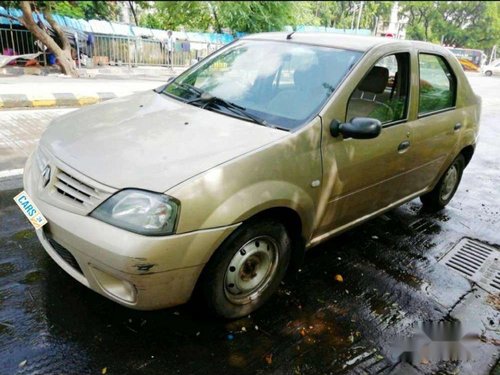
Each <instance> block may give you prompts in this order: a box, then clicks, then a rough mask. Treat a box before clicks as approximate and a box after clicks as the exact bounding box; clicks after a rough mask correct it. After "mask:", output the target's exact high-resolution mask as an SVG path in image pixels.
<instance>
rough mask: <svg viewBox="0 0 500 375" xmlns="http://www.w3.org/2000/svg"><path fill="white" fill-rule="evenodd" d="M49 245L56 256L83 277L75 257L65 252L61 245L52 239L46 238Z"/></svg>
mask: <svg viewBox="0 0 500 375" xmlns="http://www.w3.org/2000/svg"><path fill="white" fill-rule="evenodd" d="M47 239H48V241H49V243H50V245H51V246H52V248H53V249H54V250H55V251H56V253H57V254H59V256H60V257H61V258H62V259H63V260H64V261H65V262H66V263H67V264H69V265H70V266H71V267H73V268H74V269H75V270H77V271H78V272H80V273H81V274H82V275H83V272H82V269H81V268H80V265H79V264H78V262H77V261H76V259H75V257H74V256H73V254H71V253H70V252H69V251H68V250H66V249H65V248H64V247H63V246H62V245H61V244H59V243H58V242H56V241H55V240H54V239H53V238H50V237H47Z"/></svg>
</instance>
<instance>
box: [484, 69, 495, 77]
mask: <svg viewBox="0 0 500 375" xmlns="http://www.w3.org/2000/svg"><path fill="white" fill-rule="evenodd" d="M484 74H485V75H487V76H488V77H490V76H491V75H492V74H493V72H492V71H491V70H487V71H486V72H484Z"/></svg>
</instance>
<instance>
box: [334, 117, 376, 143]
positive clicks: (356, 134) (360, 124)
mask: <svg viewBox="0 0 500 375" xmlns="http://www.w3.org/2000/svg"><path fill="white" fill-rule="evenodd" d="M381 131H382V123H381V122H380V121H379V120H377V119H375V118H369V117H355V118H353V119H352V120H351V121H350V122H344V123H340V122H338V121H337V120H333V121H332V123H331V124H330V134H331V135H332V136H333V137H338V136H339V135H340V134H342V136H343V137H344V138H355V139H370V138H376V137H378V135H379V134H380V132H381Z"/></svg>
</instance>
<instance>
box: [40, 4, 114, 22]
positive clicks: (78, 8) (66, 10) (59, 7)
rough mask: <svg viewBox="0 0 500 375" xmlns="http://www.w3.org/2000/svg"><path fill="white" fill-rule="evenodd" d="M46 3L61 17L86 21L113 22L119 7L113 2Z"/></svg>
mask: <svg viewBox="0 0 500 375" xmlns="http://www.w3.org/2000/svg"><path fill="white" fill-rule="evenodd" d="M40 2H41V1H39V3H40ZM45 3H51V8H52V9H53V12H54V13H57V14H60V15H61V16H68V17H73V18H83V19H85V20H91V19H97V20H113V19H115V18H116V15H117V12H118V7H117V5H116V4H115V2H113V1H45Z"/></svg>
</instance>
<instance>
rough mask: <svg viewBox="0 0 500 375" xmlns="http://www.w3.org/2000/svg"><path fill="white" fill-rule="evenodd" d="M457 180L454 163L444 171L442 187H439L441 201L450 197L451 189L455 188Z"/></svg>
mask: <svg viewBox="0 0 500 375" xmlns="http://www.w3.org/2000/svg"><path fill="white" fill-rule="evenodd" d="M457 181H458V170H457V167H456V166H455V165H452V166H451V167H450V169H448V171H447V172H446V175H445V176H444V179H443V187H442V189H441V199H442V200H443V201H445V200H447V199H448V198H450V196H451V194H452V193H453V190H454V189H455V186H456V185H457Z"/></svg>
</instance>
